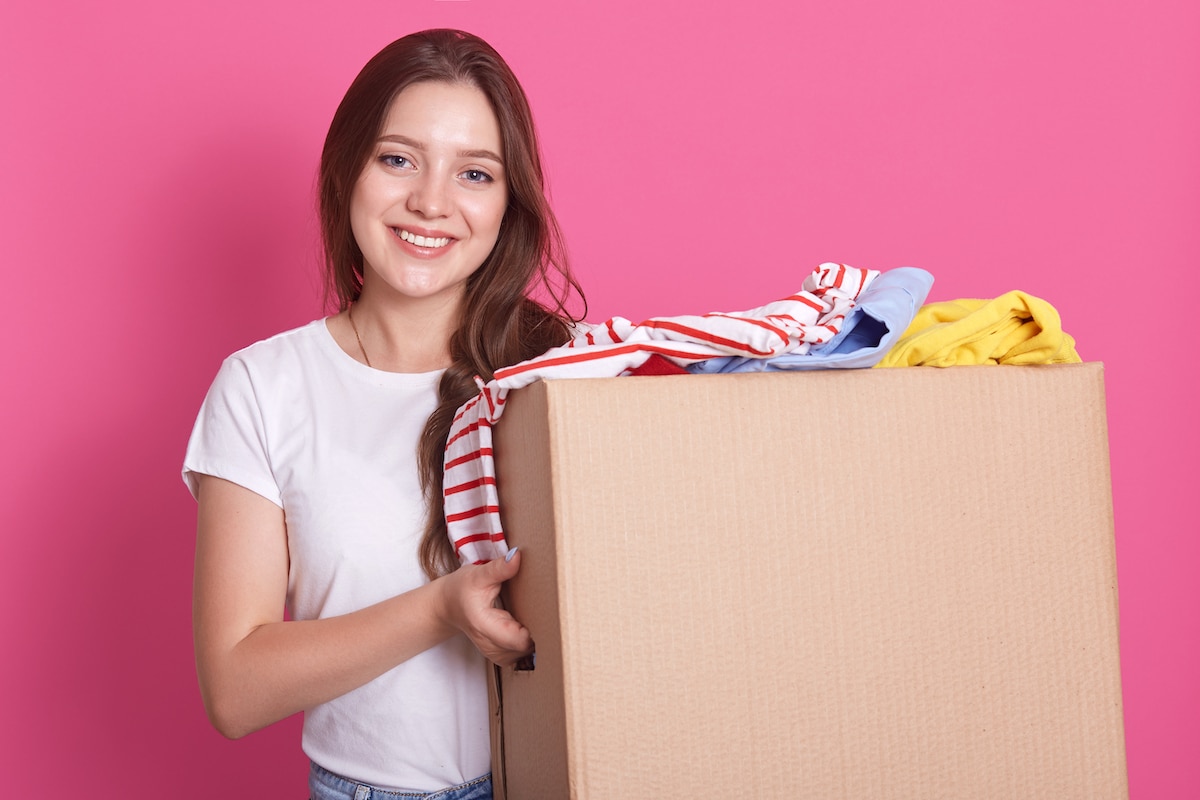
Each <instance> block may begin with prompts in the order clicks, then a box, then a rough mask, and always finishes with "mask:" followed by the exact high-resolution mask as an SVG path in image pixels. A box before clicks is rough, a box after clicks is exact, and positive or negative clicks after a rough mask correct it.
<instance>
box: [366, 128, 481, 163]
mask: <svg viewBox="0 0 1200 800" xmlns="http://www.w3.org/2000/svg"><path fill="white" fill-rule="evenodd" d="M379 141H381V142H395V143H396V144H403V145H408V146H409V147H413V148H416V149H417V150H428V149H429V148H428V147H426V145H425V143H424V142H418V141H417V140H416V139H410V138H408V137H407V136H400V135H399V134H388V135H387V136H380V137H379ZM458 157H459V158H486V159H488V160H490V161H495V162H496V163H497V164H501V165H502V164H504V159H503V158H501V157H500V156H498V155H496V154H495V153H493V152H492V151H491V150H459V151H458Z"/></svg>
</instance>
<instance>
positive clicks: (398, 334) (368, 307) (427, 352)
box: [345, 291, 461, 372]
mask: <svg viewBox="0 0 1200 800" xmlns="http://www.w3.org/2000/svg"><path fill="white" fill-rule="evenodd" d="M460 307H461V298H457V297H456V298H452V299H449V300H447V301H446V302H442V303H433V302H423V303H415V302H412V301H411V300H410V301H408V302H395V301H392V302H389V301H388V300H385V299H383V298H380V297H378V296H376V295H372V294H371V293H370V292H367V291H364V292H363V294H362V296H361V297H360V298H359V299H358V301H357V302H356V303H354V304H353V306H352V307H351V308H350V309H349V310H348V311H347V313H346V314H345V317H346V322H347V324H348V325H349V326H350V328H351V332H352V334H353V341H354V346H355V349H357V350H358V352H357V353H355V352H353V351H351V355H354V356H355V357H356V358H358V359H359V360H361V361H363V362H365V363H367V364H368V365H369V366H371V367H373V368H374V369H379V370H384V371H385V372H431V371H433V370H437V369H444V368H446V367H448V366H449V365H450V360H451V359H450V336H451V335H452V334H453V333H454V331H455V329H456V328H457V326H458V320H459V309H460Z"/></svg>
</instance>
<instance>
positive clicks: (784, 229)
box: [0, 0, 1200, 800]
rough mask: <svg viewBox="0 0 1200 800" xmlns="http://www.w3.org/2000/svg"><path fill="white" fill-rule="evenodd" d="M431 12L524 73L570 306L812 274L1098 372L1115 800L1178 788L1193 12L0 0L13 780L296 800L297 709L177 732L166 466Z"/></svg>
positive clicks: (1186, 639) (1139, 7) (1016, 3)
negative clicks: (1105, 402)
mask: <svg viewBox="0 0 1200 800" xmlns="http://www.w3.org/2000/svg"><path fill="white" fill-rule="evenodd" d="M335 5H338V6H342V7H343V8H345V7H349V9H350V10H338V11H334V10H333V7H334V6H335ZM34 6H36V7H37V10H34V11H24V10H22V11H17V10H15V9H16V8H17V7H34ZM432 26H455V27H464V28H467V29H470V30H474V31H476V32H478V33H480V34H481V35H483V36H484V37H485V38H487V39H489V40H491V41H492V42H493V43H494V44H495V45H496V46H497V48H498V49H500V50H501V52H502V53H504V54H505V55H506V56H507V57H508V58H509V59H510V61H511V62H512V64H513V65H514V67H515V68H516V70H517V72H518V73H519V74H520V75H521V76H522V78H523V80H524V82H525V84H526V86H527V88H528V90H529V92H530V94H531V96H532V98H533V102H534V106H535V110H536V112H537V114H538V119H539V123H540V125H541V129H542V133H543V135H544V138H545V147H546V150H547V156H548V159H549V162H550V165H551V173H552V178H553V189H554V198H555V201H556V204H557V207H558V209H559V210H560V213H561V217H562V221H563V224H564V227H565V230H566V232H567V236H568V240H569V242H570V244H571V246H572V251H573V255H574V258H575V263H576V266H577V268H578V270H579V272H580V273H581V275H582V277H583V279H584V281H585V283H586V285H587V286H588V287H589V289H590V296H591V299H592V316H593V318H601V317H604V316H609V315H611V314H614V313H621V314H624V315H626V316H630V317H639V316H643V315H646V314H649V313H680V312H683V311H707V310H711V309H713V308H723V309H727V308H740V307H745V306H749V305H755V304H758V303H759V302H760V301H762V300H765V299H768V298H770V297H773V296H775V295H777V294H779V293H780V292H781V291H788V290H790V289H792V288H795V287H796V286H797V285H798V282H799V279H800V276H801V275H802V274H803V273H804V272H806V271H807V270H808V269H809V268H811V267H812V266H813V265H815V264H816V263H817V262H820V261H823V260H838V261H844V262H847V263H850V264H853V265H856V266H864V267H866V266H870V267H879V268H889V267H894V266H899V265H902V264H915V265H918V266H922V267H925V268H927V269H929V270H930V271H931V272H933V273H934V275H935V276H936V277H937V285H936V286H935V289H934V296H933V299H950V298H954V297H964V296H984V297H989V296H995V295H997V294H1000V293H1002V292H1004V291H1006V290H1008V289H1012V288H1020V289H1024V290H1026V291H1028V292H1032V293H1034V294H1038V295H1041V296H1043V297H1045V298H1047V299H1049V300H1051V301H1052V302H1053V303H1054V304H1055V305H1056V306H1057V307H1058V308H1059V310H1060V311H1061V312H1062V316H1063V319H1064V321H1065V325H1066V327H1067V329H1068V330H1069V331H1070V332H1071V333H1073V334H1074V335H1075V336H1076V337H1077V339H1078V340H1079V344H1080V350H1081V352H1082V353H1083V355H1084V356H1085V358H1087V359H1089V360H1100V361H1104V362H1105V363H1106V364H1107V381H1108V391H1109V410H1110V436H1111V445H1112V457H1113V481H1114V494H1115V506H1116V522H1117V548H1118V558H1119V570H1120V583H1121V614H1122V646H1123V654H1122V662H1123V669H1124V686H1125V703H1126V705H1125V709H1126V731H1127V739H1128V760H1129V774H1130V784H1131V790H1132V795H1133V796H1134V797H1135V798H1139V800H1141V799H1142V798H1146V799H1148V798H1189V797H1198V796H1200V760H1197V759H1196V758H1195V756H1196V753H1197V752H1200V724H1198V720H1197V712H1198V711H1200V688H1198V687H1200V681H1198V680H1197V676H1198V675H1200V589H1198V588H1197V587H1198V586H1200V580H1197V577H1196V573H1197V572H1198V568H1200V544H1198V541H1197V536H1196V534H1197V532H1198V526H1197V523H1196V515H1195V512H1194V492H1195V489H1194V487H1193V486H1191V485H1190V484H1192V483H1194V482H1195V478H1196V477H1197V472H1198V471H1197V469H1196V466H1195V463H1194V454H1195V453H1196V451H1197V448H1198V445H1200V441H1198V438H1200V437H1198V433H1197V431H1198V428H1197V425H1196V422H1195V416H1194V415H1193V413H1192V407H1193V406H1194V404H1195V392H1194V390H1192V389H1190V388H1188V389H1185V384H1184V382H1183V380H1182V379H1181V378H1180V369H1181V367H1183V366H1184V365H1185V364H1186V363H1188V358H1189V357H1188V356H1187V355H1186V351H1185V348H1184V342H1185V330H1184V325H1185V323H1186V320H1185V319H1184V318H1185V316H1186V315H1187V314H1188V313H1190V312H1188V311H1187V310H1186V309H1187V307H1188V306H1186V305H1185V306H1184V310H1183V311H1179V310H1172V311H1171V313H1166V312H1164V311H1163V310H1162V309H1164V308H1167V307H1168V306H1170V307H1171V308H1174V306H1173V303H1175V302H1178V301H1181V300H1186V299H1188V298H1194V297H1195V296H1196V295H1197V289H1198V288H1200V286H1198V282H1197V278H1196V270H1197V267H1198V266H1200V224H1197V223H1198V222H1200V144H1198V143H1200V47H1198V46H1197V42H1198V41H1200V6H1198V5H1197V4H1196V3H1194V2H1192V0H1159V1H1158V2H1154V3H1137V4H1135V3H1133V2H1095V0H1088V1H1087V2H1084V0H1069V1H1066V0H982V1H981V2H973V3H959V4H955V3H945V2H932V0H915V1H910V2H907V3H893V2H887V1H886V0H848V1H847V2H841V3H828V2H820V3H818V2H809V1H807V0H801V1H800V2H796V1H795V0H786V1H785V0H777V1H775V2H760V3H742V2H732V0H715V2H712V3H695V2H666V3H650V2H645V0H639V2H629V1H628V0H606V2H602V3H587V4H584V3H562V2H552V1H551V0H463V1H462V2H438V1H437V0H412V1H411V2H407V3H396V2H389V3H384V2H377V1H376V0H361V1H360V2H356V3H351V4H333V3H327V2H313V1H312V0H291V2H280V0H260V2H255V3H245V2H240V0H239V2H232V1H231V0H212V2H209V3H204V4H178V3H164V2H160V1H159V0H155V1H154V2H150V0H117V2H116V3H103V4H95V3H84V2H63V1H59V2H56V1H55V0H47V1H46V2H42V3H38V4H34V3H6V4H4V7H3V10H2V11H0V75H2V76H3V78H2V79H0V81H2V82H0V109H2V110H0V114H2V116H0V120H2V126H0V138H2V144H3V146H2V147H0V186H2V187H3V188H2V190H0V203H2V207H0V208H2V211H3V217H2V218H3V220H4V223H3V228H2V230H3V234H2V236H3V252H4V253H5V256H6V259H5V264H6V266H5V267H4V269H5V285H6V286H7V296H8V297H9V301H8V303H7V307H8V310H7V311H6V312H5V313H4V315H3V316H0V333H2V336H3V340H4V341H6V342H7V345H6V346H5V348H4V356H3V358H4V375H5V377H4V378H3V379H2V381H0V431H2V436H3V440H2V441H3V450H2V452H3V454H4V458H3V463H2V466H0V469H2V470H3V477H4V479H3V481H2V483H0V486H3V489H2V490H0V492H2V494H0V526H2V528H0V548H2V549H0V608H3V609H5V612H4V613H3V614H0V642H2V643H3V644H2V647H3V655H2V656H0V676H2V677H3V679H4V681H3V691H2V692H0V763H3V764H4V765H5V766H6V767H9V769H6V770H5V773H6V774H5V784H4V786H5V788H4V793H5V794H6V795H7V796H13V797H22V796H32V795H33V793H34V792H35V791H39V792H40V791H41V790H42V789H43V787H45V786H46V785H47V784H46V782H47V781H49V782H50V783H49V785H50V786H51V787H54V788H51V789H50V794H51V796H53V795H54V794H55V793H56V790H57V788H59V787H61V789H62V791H63V792H64V793H65V792H67V791H68V789H67V787H72V788H73V789H76V790H77V789H86V793H87V794H88V795H89V796H92V797H119V796H141V795H143V794H149V793H150V790H148V789H146V788H144V787H145V786H148V785H162V784H165V783H169V782H174V781H183V786H182V787H181V788H180V790H178V791H173V792H171V793H172V794H173V795H174V796H178V797H202V796H250V795H251V792H259V793H262V794H263V795H265V796H280V795H285V794H291V795H292V796H294V797H300V796H302V795H303V791H304V788H303V787H304V773H303V770H304V768H305V765H304V762H303V759H302V756H301V754H300V751H299V746H298V725H297V723H296V720H291V721H288V722H286V723H284V724H282V725H279V726H276V727H275V728H274V729H271V730H268V731H264V732H261V733H258V734H255V735H253V736H251V737H249V738H247V739H245V740H243V741H240V742H234V743H231V742H227V741H224V740H223V739H221V738H220V737H219V736H218V735H217V734H216V733H215V732H214V731H213V730H212V729H211V728H210V727H209V726H208V724H207V722H206V721H205V719H204V715H203V712H202V709H201V706H200V701H199V697H198V693H197V690H196V687H195V677H194V673H193V665H192V654H191V640H190V630H189V614H190V597H189V595H190V580H191V576H190V570H191V548H192V541H193V534H192V531H193V525H194V505H193V503H192V500H191V499H190V497H189V496H188V494H187V492H186V491H185V490H184V488H183V485H182V483H181V482H180V480H179V478H178V469H179V463H180V460H181V458H182V455H183V447H184V443H185V441H186V437H187V434H188V431H189V430H190V426H191V423H192V420H193V418H194V414H195V412H196V410H197V407H198V405H199V403H200V400H201V398H202V396H203V393H204V391H205V389H206V388H207V385H208V382H209V381H210V380H211V378H212V376H213V374H214V372H215V370H216V368H217V365H218V364H219V362H220V359H221V358H222V357H223V356H225V355H226V354H228V353H229V352H231V351H233V350H234V349H237V348H238V347H240V346H242V345H244V344H247V343H249V342H251V341H254V340H255V339H258V338H261V337H263V336H265V335H268V334H270V333H273V332H275V331H278V330H281V329H283V328H285V327H289V326H294V325H298V324H301V323H303V322H306V321H308V320H309V319H312V318H313V317H315V316H317V315H318V314H319V306H318V294H317V291H316V288H315V287H316V277H315V274H316V273H315V270H314V262H315V256H314V253H315V240H316V236H315V231H314V226H313V223H312V214H311V207H312V197H311V187H312V181H313V174H314V167H315V164H316V159H317V153H318V149H319V146H320V142H321V139H322V136H323V133H324V126H325V124H326V123H327V121H328V119H329V117H330V115H331V113H332V111H333V108H334V106H335V105H336V103H337V101H338V99H339V97H340V95H341V92H342V91H343V90H344V88H345V87H346V85H347V84H348V82H349V81H350V79H351V78H352V77H353V75H354V73H355V72H356V70H357V69H358V67H359V66H361V64H362V63H363V62H364V61H365V59H366V58H367V57H369V56H370V55H371V54H372V53H374V52H375V51H376V50H377V49H378V48H379V47H381V46H382V45H383V44H385V43H386V42H388V41H390V40H392V39H393V38H396V37H397V36H399V35H402V34H403V33H405V32H408V31H412V30H416V29H420V28H424V27H432ZM1187 386H1189V387H1190V386H1191V382H1190V381H1189V382H1188V384H1187ZM1188 397H1192V398H1193V399H1192V400H1191V401H1189V400H1187V398H1188ZM1036 472H1037V469H1036V454H1031V463H1030V473H1031V485H1030V490H1031V491H1036V490H1037V485H1036ZM135 769H136V770H138V771H140V772H141V774H142V780H143V781H144V782H145V783H144V784H143V785H142V788H138V789H129V788H128V787H126V791H125V792H123V791H121V790H120V788H119V787H122V786H123V785H125V782H126V781H128V780H129V777H128V776H129V774H130V772H131V771H133V770H135ZM13 770H15V771H16V772H15V774H14V772H13ZM231 782H236V783H231ZM234 785H236V786H237V788H236V789H233V788H230V787H231V786H234ZM39 796H42V795H41V794H39Z"/></svg>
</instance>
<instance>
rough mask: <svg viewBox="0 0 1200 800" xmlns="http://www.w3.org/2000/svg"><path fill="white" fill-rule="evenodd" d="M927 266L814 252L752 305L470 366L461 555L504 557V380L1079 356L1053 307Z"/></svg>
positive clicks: (454, 439)
mask: <svg viewBox="0 0 1200 800" xmlns="http://www.w3.org/2000/svg"><path fill="white" fill-rule="evenodd" d="M932 286H933V276H932V275H930V274H929V273H928V272H926V271H925V270H922V269H916V268H913V267H901V268H898V269H892V270H888V271H885V272H880V271H878V270H864V269H857V268H854V267H848V266H846V265H844V264H833V263H827V264H821V265H820V266H818V267H817V268H816V269H815V270H814V271H813V272H812V273H811V274H810V275H808V276H807V277H806V278H805V279H804V282H803V284H802V286H801V289H800V291H798V292H796V293H795V294H792V295H790V296H788V297H785V298H783V299H781V300H777V301H775V302H772V303H768V304H767V305H764V306H761V307H759V308H754V309H750V310H748V311H737V312H714V313H709V314H704V315H699V316H676V317H654V318H651V319H648V320H644V321H642V322H640V323H637V324H634V323H632V322H630V321H629V320H627V319H625V318H623V317H613V318H612V319H609V320H606V321H605V322H602V323H600V324H597V325H583V326H580V328H579V329H578V330H577V332H576V335H575V336H574V337H573V338H572V340H571V341H570V342H568V343H567V344H565V345H563V346H562V347H556V348H554V349H552V350H549V351H547V352H546V353H544V354H542V355H540V356H538V357H537V358H533V359H530V360H529V361H524V362H522V363H520V364H515V365H512V366H510V367H505V368H503V369H500V370H497V371H496V373H495V376H494V377H493V378H492V380H490V381H487V382H484V381H483V380H481V379H479V378H476V382H477V383H478V385H479V394H478V395H477V396H476V397H475V398H473V399H472V400H471V401H469V402H467V403H466V404H465V405H464V406H463V407H462V408H461V409H459V412H458V414H457V416H456V418H455V421H454V424H453V426H452V427H451V429H450V435H449V437H448V439H447V445H446V457H445V480H444V490H443V492H444V496H445V507H446V524H447V528H448V532H449V536H450V539H451V541H452V542H453V543H454V547H455V551H456V552H457V553H458V556H459V558H460V560H461V561H462V562H463V563H482V562H486V561H490V560H492V559H494V558H499V557H502V556H503V555H504V554H505V553H506V552H507V549H508V545H507V543H506V542H505V538H504V531H503V528H502V526H501V523H500V507H499V498H498V495H497V492H496V480H495V463H494V460H493V450H492V436H491V427H492V426H493V425H494V424H495V423H496V422H497V421H498V420H499V419H500V417H501V415H502V414H503V413H504V404H505V399H506V397H507V395H508V392H509V391H511V390H513V389H519V388H521V387H523V386H528V385H529V384H531V383H533V382H535V381H538V380H544V379H552V378H600V377H615V376H622V375H642V374H667V373H672V372H679V373H709V374H711V373H734V372H766V371H777V370H810V369H862V368H868V367H902V366H935V367H947V366H959V365H978V364H1015V365H1025V364H1059V363H1074V362H1078V361H1080V358H1079V355H1078V354H1077V353H1076V351H1075V341H1074V339H1072V338H1071V336H1069V335H1068V334H1067V333H1065V332H1064V331H1063V330H1062V324H1061V321H1060V319H1059V315H1058V312H1057V311H1055V309H1054V308H1053V307H1052V306H1051V305H1050V304H1049V303H1047V302H1046V301H1044V300H1041V299H1039V298H1036V297H1033V296H1031V295H1028V294H1026V293H1024V292H1019V291H1012V292H1008V293H1006V294H1004V295H1002V296H1000V297H997V298H995V299H993V300H953V301H948V302H940V303H930V304H925V300H926V298H927V297H928V295H929V290H930V288H931V287H932Z"/></svg>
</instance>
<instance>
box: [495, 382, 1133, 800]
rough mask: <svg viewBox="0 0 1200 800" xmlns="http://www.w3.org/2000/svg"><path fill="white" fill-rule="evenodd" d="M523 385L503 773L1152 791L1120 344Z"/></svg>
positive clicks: (771, 788)
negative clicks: (1136, 627)
mask: <svg viewBox="0 0 1200 800" xmlns="http://www.w3.org/2000/svg"><path fill="white" fill-rule="evenodd" d="M509 403H510V405H509V407H508V409H507V410H506V412H505V416H504V418H503V419H502V420H501V421H500V423H499V424H498V425H497V427H496V429H495V441H496V454H497V470H498V474H499V481H500V496H501V503H502V507H503V513H504V517H505V525H506V531H507V533H508V537H509V541H510V543H511V544H516V545H519V546H520V547H521V550H522V554H523V555H522V568H521V574H520V575H519V576H518V577H517V578H516V579H515V580H514V581H513V582H512V585H511V586H510V587H509V598H508V601H509V603H510V606H511V608H512V609H513V612H514V614H515V615H516V616H517V617H518V619H521V620H522V621H523V622H524V623H525V624H526V625H527V626H529V628H530V630H531V631H532V632H533V635H534V638H535V640H536V642H537V668H536V669H535V670H533V671H528V672H519V671H513V670H511V669H505V670H500V671H499V675H498V685H497V687H496V688H497V691H498V693H499V699H498V700H497V701H495V702H496V703H497V704H498V707H496V709H495V710H496V711H497V720H498V722H497V728H498V731H499V735H498V736H497V738H496V742H495V744H494V749H496V750H497V755H496V757H495V759H494V764H493V769H494V771H495V773H496V776H497V784H498V789H497V796H498V797H503V796H507V798H508V800H539V799H540V798H547V799H552V800H564V799H565V798H578V799H579V800H612V799H614V798H639V797H695V796H727V797H747V798H751V797H753V798H808V797H811V798H863V797H889V798H930V797H947V798H949V797H954V798H959V797H972V798H976V797H988V798H990V797H996V798H1001V797H1004V798H1014V797H1021V798H1038V797H1042V798H1056V799H1058V798H1089V800H1091V799H1094V798H1124V797H1126V796H1127V789H1126V777H1125V759H1124V736H1123V725H1122V708H1121V687H1120V671H1119V661H1118V643H1117V587H1116V574H1115V560H1114V550H1113V528H1112V507H1111V499H1110V481H1109V466H1108V447H1107V436H1106V426H1105V414H1104V392H1103V371H1102V367H1101V366H1100V365H1099V364H1084V365H1070V366H1054V367H960V368H954V369H945V370H935V369H922V368H906V369H894V370H863V371H858V370H854V371H825V372H808V373H799V374H748V375H730V376H670V377H653V378H651V377H639V378H618V379H607V380H572V381H553V382H546V383H541V384H535V385H534V386H531V387H528V388H526V389H523V390H521V391H519V392H516V393H514V394H513V395H511V396H510V398H509ZM501 748H502V755H501V753H500V749H501Z"/></svg>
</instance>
